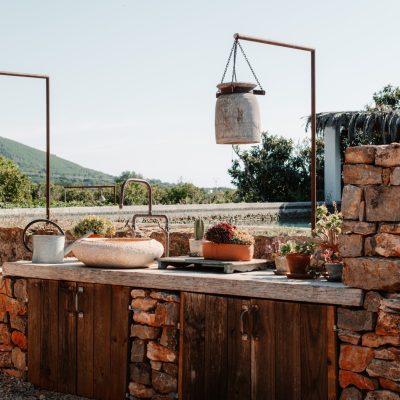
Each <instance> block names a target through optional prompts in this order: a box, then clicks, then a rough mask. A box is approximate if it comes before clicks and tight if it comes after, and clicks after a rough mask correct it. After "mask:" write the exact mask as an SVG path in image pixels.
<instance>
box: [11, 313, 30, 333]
mask: <svg viewBox="0 0 400 400" xmlns="http://www.w3.org/2000/svg"><path fill="white" fill-rule="evenodd" d="M26 324H27V321H26V318H24V317H18V316H17V315H13V314H10V326H11V328H12V329H16V330H18V331H20V332H22V333H25V334H26Z"/></svg>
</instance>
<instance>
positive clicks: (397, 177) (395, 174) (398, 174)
mask: <svg viewBox="0 0 400 400" xmlns="http://www.w3.org/2000/svg"><path fill="white" fill-rule="evenodd" d="M390 184H391V185H393V186H398V185H400V167H396V168H393V169H392V173H391V174H390Z"/></svg>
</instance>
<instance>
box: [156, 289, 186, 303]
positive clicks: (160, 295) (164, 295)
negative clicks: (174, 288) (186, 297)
mask: <svg viewBox="0 0 400 400" xmlns="http://www.w3.org/2000/svg"><path fill="white" fill-rule="evenodd" d="M150 297H151V298H153V299H156V300H163V301H172V302H175V303H180V302H181V298H180V296H179V294H175V293H171V292H163V291H152V292H151V293H150Z"/></svg>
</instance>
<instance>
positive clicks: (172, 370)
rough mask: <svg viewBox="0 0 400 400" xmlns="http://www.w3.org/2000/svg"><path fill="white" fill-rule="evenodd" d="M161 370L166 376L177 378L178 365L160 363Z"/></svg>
mask: <svg viewBox="0 0 400 400" xmlns="http://www.w3.org/2000/svg"><path fill="white" fill-rule="evenodd" d="M162 370H163V371H164V372H166V373H167V374H168V375H171V376H174V377H177V376H178V364H173V363H162Z"/></svg>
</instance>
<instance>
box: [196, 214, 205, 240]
mask: <svg viewBox="0 0 400 400" xmlns="http://www.w3.org/2000/svg"><path fill="white" fill-rule="evenodd" d="M203 237H204V221H203V219H202V218H196V219H195V221H194V238H195V239H196V240H201V239H203Z"/></svg>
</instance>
